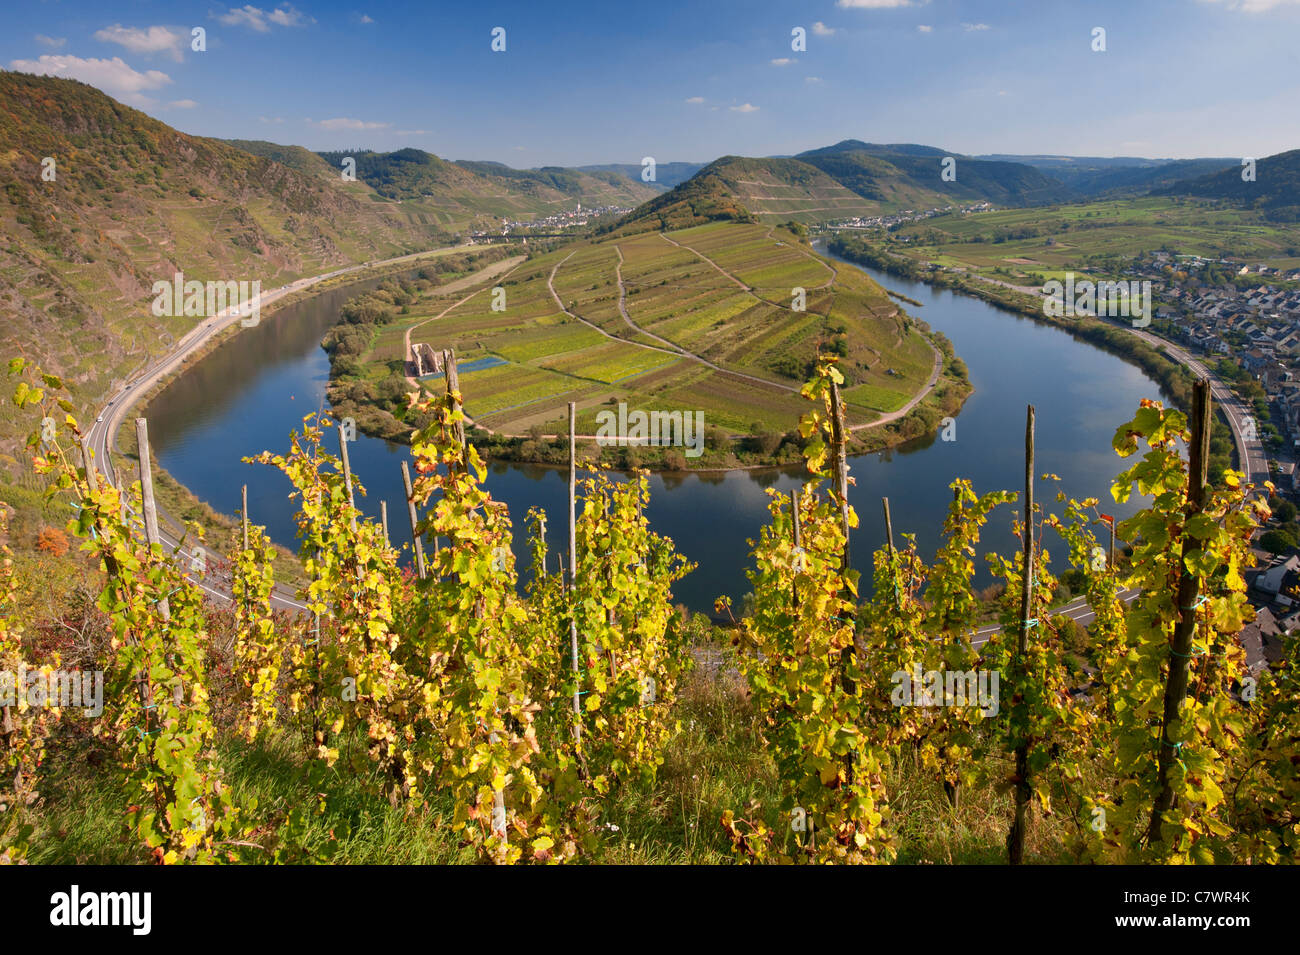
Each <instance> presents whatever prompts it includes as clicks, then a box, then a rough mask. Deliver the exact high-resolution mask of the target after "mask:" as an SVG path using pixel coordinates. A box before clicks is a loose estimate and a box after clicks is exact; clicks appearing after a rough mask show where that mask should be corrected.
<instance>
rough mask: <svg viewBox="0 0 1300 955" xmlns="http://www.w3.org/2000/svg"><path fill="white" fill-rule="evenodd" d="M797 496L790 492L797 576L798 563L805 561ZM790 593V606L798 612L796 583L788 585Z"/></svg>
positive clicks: (801, 522)
mask: <svg viewBox="0 0 1300 955" xmlns="http://www.w3.org/2000/svg"><path fill="white" fill-rule="evenodd" d="M799 496H800V494H799V491H798V490H794V491H791V492H790V519H791V522H792V524H793V528H794V553H795V574H796V575H797V574H798V572H799V569H800V568H799V563H800V562H801V561H806V560H807V558H806V557H804V556H803V520H802V518H801V516H800V514H799ZM790 593H791V604H792V606H793V607H794V608H795V609H796V610H798V609H799V587H798V584H797V582H792V583H791V584H790Z"/></svg>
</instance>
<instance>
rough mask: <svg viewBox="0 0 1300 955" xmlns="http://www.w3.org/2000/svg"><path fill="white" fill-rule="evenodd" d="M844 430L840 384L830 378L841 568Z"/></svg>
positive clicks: (845, 512)
mask: <svg viewBox="0 0 1300 955" xmlns="http://www.w3.org/2000/svg"><path fill="white" fill-rule="evenodd" d="M846 444H847V438H846V436H845V431H844V400H843V398H842V397H841V396H840V386H839V385H838V384H837V383H836V382H835V380H834V379H832V380H831V449H832V452H833V453H834V468H835V471H834V473H833V474H832V475H831V476H832V478H833V480H834V485H835V496H836V497H837V498H838V499H839V501H838V503H839V509H840V526H841V527H842V528H843V530H844V557H843V570H844V571H845V572H847V571H848V569H849V458H848V451H847V448H846Z"/></svg>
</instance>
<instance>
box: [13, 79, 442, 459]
mask: <svg viewBox="0 0 1300 955" xmlns="http://www.w3.org/2000/svg"><path fill="white" fill-rule="evenodd" d="M0 104H3V105H2V106H0V142H3V144H4V145H3V146H0V179H3V180H4V189H3V191H2V192H0V233H3V235H4V242H3V243H2V244H0V308H3V311H4V314H5V318H6V321H5V323H4V327H3V329H0V350H2V351H3V353H4V354H6V355H14V354H18V353H20V352H21V353H23V354H25V355H27V356H28V357H29V358H31V359H35V360H37V361H39V362H40V363H42V364H43V365H44V366H46V367H47V368H48V369H49V370H50V371H51V372H54V373H57V374H60V375H62V376H63V377H64V378H65V379H66V380H67V381H68V382H69V383H70V385H71V386H72V387H73V389H74V393H75V395H76V398H77V402H78V403H79V404H80V405H81V407H82V409H84V408H86V407H89V406H91V405H92V404H94V403H96V402H97V400H98V399H99V398H100V397H101V396H103V395H105V394H106V393H107V392H108V391H109V389H110V385H111V383H112V381H113V380H114V379H122V378H123V377H125V376H128V375H130V374H131V373H133V372H134V371H136V370H138V369H139V368H140V367H142V366H143V365H144V364H146V363H147V362H148V361H149V360H150V359H151V358H152V357H153V356H156V355H158V354H160V353H161V352H163V351H165V350H166V349H167V348H169V347H170V346H171V344H172V342H173V341H174V340H175V339H177V338H179V337H180V336H181V335H183V334H185V333H186V332H187V331H189V330H190V329H191V328H193V327H194V325H195V324H197V321H200V320H201V319H196V318H194V317H189V318H186V317H166V316H164V317H157V316H154V315H153V313H152V310H151V308H150V304H151V300H152V294H151V292H152V286H153V283H154V282H155V281H159V280H167V281H171V279H172V277H173V275H174V274H175V273H176V272H183V273H184V274H185V276H186V277H187V278H194V279H199V280H203V281H206V280H211V279H222V280H230V279H234V280H247V281H252V280H261V281H262V283H263V287H264V288H265V287H273V286H276V285H280V284H283V283H284V282H287V281H289V280H291V279H293V278H297V277H299V276H303V275H311V274H319V273H321V272H325V271H329V270H330V268H331V267H339V266H344V265H348V264H351V263H355V262H360V261H366V260H369V259H373V258H376V257H382V256H387V255H397V254H401V253H403V252H410V251H417V250H419V249H422V248H429V247H431V246H433V245H437V244H441V243H442V242H444V241H445V236H442V235H440V234H439V233H438V230H437V229H436V228H433V227H430V226H429V225H424V224H421V223H419V222H417V221H415V220H414V219H412V217H411V216H409V215H406V214H404V213H403V212H401V211H400V210H398V209H396V208H394V207H391V206H388V205H386V204H376V203H374V202H371V201H369V200H368V199H367V198H365V197H364V192H358V190H359V189H363V188H364V187H358V186H357V185H356V184H344V183H342V182H341V181H340V180H338V179H327V178H326V177H324V176H321V175H317V174H310V173H308V174H305V173H304V172H303V171H299V169H295V168H294V167H293V166H292V165H286V164H284V163H281V162H279V161H276V160H275V159H272V158H270V157H268V156H259V155H255V154H253V153H252V152H249V151H246V150H244V149H240V148H236V147H235V146H232V145H231V144H229V143H225V142H222V141H220V140H215V139H206V138H203V137H198V136H189V135H187V134H185V133H181V132H179V131H177V130H175V129H173V128H171V127H170V126H167V125H166V124H165V123H162V122H159V121H158V120H156V119H153V118H152V117H149V116H147V115H145V114H144V113H141V112H139V111H137V110H134V109H131V108H130V107H128V106H124V105H122V104H121V103H118V102H117V101H115V100H113V99H112V98H110V97H109V96H106V95H105V94H104V93H102V92H100V91H99V90H97V89H95V88H94V87H92V86H88V85H86V84H83V83H79V82H77V81H75V80H67V79H59V78H54V77H38V76H30V75H26V74H22V73H13V72H5V71H0ZM268 145H269V144H268ZM290 149H291V147H290ZM46 157H49V158H50V159H52V160H53V161H54V165H53V166H52V167H50V166H49V165H48V163H43V160H45V158H46ZM285 158H286V159H289V160H290V161H291V162H297V163H299V164H300V168H303V169H305V168H307V167H310V166H311V162H310V160H308V159H306V158H305V157H303V156H302V155H301V153H299V152H293V153H292V154H291V155H290V154H286V155H285ZM43 168H50V169H51V170H52V173H53V179H50V180H47V179H45V178H42V169H43ZM14 438H15V435H14V433H13V428H12V426H11V424H10V423H9V419H8V418H6V417H5V416H4V415H3V414H0V454H12V452H13V450H14V448H15V442H14ZM12 460H13V459H12V458H11V457H10V458H9V459H8V460H5V459H4V458H3V457H0V466H3V465H9V466H12Z"/></svg>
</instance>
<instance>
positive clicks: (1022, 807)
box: [1007, 405, 1034, 865]
mask: <svg viewBox="0 0 1300 955" xmlns="http://www.w3.org/2000/svg"><path fill="white" fill-rule="evenodd" d="M1024 505H1025V506H1024V511H1023V517H1024V540H1023V541H1022V542H1021V548H1022V551H1023V554H1024V562H1023V563H1024V566H1023V569H1022V573H1021V577H1020V632H1019V634H1018V635H1017V638H1016V655H1017V656H1018V657H1019V660H1020V664H1021V673H1022V675H1023V674H1025V673H1026V672H1027V670H1026V669H1025V660H1026V657H1027V656H1028V654H1029V628H1030V626H1031V625H1032V618H1031V617H1030V613H1031V612H1032V610H1033V597H1034V406H1033V405H1030V406H1029V409H1028V411H1027V412H1026V414H1025V502H1024ZM1029 797H1030V787H1029V740H1028V739H1022V740H1020V741H1019V742H1018V743H1017V745H1016V815H1015V820H1014V822H1012V824H1011V832H1010V833H1008V835H1007V856H1008V860H1009V861H1010V863H1011V864H1012V865H1019V864H1020V863H1021V862H1023V861H1024V857H1025V827H1026V826H1027V825H1028V824H1029Z"/></svg>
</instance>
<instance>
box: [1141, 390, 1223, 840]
mask: <svg viewBox="0 0 1300 955" xmlns="http://www.w3.org/2000/svg"><path fill="white" fill-rule="evenodd" d="M1210 414H1211V402H1210V383H1209V381H1208V380H1206V379H1204V378H1201V379H1199V380H1198V381H1196V383H1195V384H1194V385H1193V386H1192V420H1191V430H1192V437H1191V442H1190V445H1189V447H1188V449H1187V450H1188V458H1189V460H1188V469H1187V503H1186V505H1185V509H1184V514H1185V515H1186V517H1185V518H1184V520H1183V526H1184V527H1186V526H1187V525H1188V523H1189V522H1190V521H1191V520H1192V518H1194V517H1195V516H1196V515H1197V514H1199V513H1200V512H1201V509H1202V508H1203V507H1204V506H1205V486H1206V483H1207V480H1208V475H1209V464H1210ZM1199 549H1200V547H1199V545H1198V543H1197V540H1196V538H1194V537H1190V536H1184V537H1183V547H1182V553H1181V560H1180V561H1179V566H1180V567H1181V568H1182V573H1181V574H1180V576H1179V578H1178V613H1179V617H1178V621H1177V622H1176V623H1175V624H1174V634H1173V641H1172V645H1171V646H1170V648H1169V680H1168V682H1166V683H1165V701H1164V715H1163V717H1162V719H1161V721H1160V758H1159V769H1158V771H1157V776H1156V797H1155V801H1154V803H1153V804H1152V807H1151V826H1150V829H1149V830H1148V832H1147V840H1148V842H1150V843H1151V844H1152V845H1155V844H1157V843H1159V842H1161V840H1162V838H1163V836H1162V833H1161V831H1160V827H1161V823H1162V822H1163V817H1164V814H1165V813H1166V812H1168V811H1169V810H1171V809H1173V808H1174V803H1175V802H1176V799H1175V796H1174V789H1173V784H1172V782H1171V781H1170V779H1169V774H1170V772H1171V771H1172V769H1173V765H1174V763H1175V762H1176V761H1177V759H1178V744H1177V743H1176V742H1175V741H1174V740H1172V739H1171V738H1170V737H1171V735H1177V734H1171V732H1170V731H1171V730H1172V729H1173V728H1174V727H1175V726H1176V725H1177V723H1178V721H1179V720H1180V718H1181V717H1180V714H1179V710H1180V709H1181V708H1182V705H1183V701H1184V700H1185V699H1186V698H1187V683H1188V677H1189V675H1190V671H1191V663H1192V637H1193V636H1194V634H1195V631H1196V614H1197V604H1198V603H1199V601H1200V594H1201V578H1200V577H1198V576H1197V575H1196V574H1195V573H1193V572H1191V571H1189V570H1188V569H1187V567H1188V561H1189V560H1192V559H1194V558H1195V556H1196V551H1198V550H1199Z"/></svg>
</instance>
